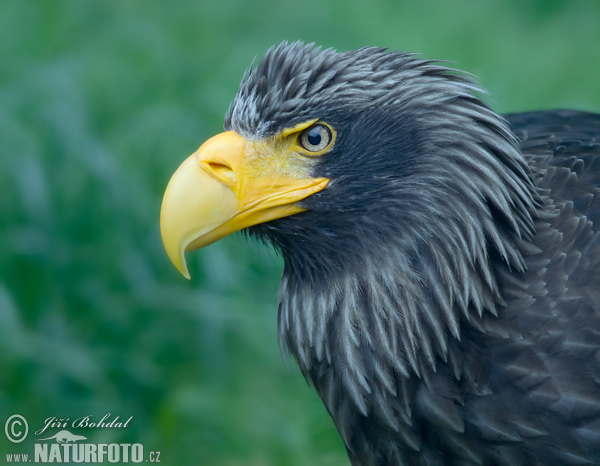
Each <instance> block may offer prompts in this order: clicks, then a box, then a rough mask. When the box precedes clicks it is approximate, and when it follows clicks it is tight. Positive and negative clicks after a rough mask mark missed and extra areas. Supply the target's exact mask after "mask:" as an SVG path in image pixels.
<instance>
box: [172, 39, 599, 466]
mask: <svg viewBox="0 0 600 466" xmlns="http://www.w3.org/2000/svg"><path fill="white" fill-rule="evenodd" d="M483 93H484V91H483V90H482V89H481V88H480V87H478V86H477V85H476V84H475V83H474V82H473V80H472V79H471V78H470V77H469V76H467V75H465V74H463V73H461V72H458V71H456V70H453V69H449V68H446V67H444V66H441V65H440V64H439V63H437V62H433V61H428V60H421V59H418V58H416V57H415V55H413V54H409V53H402V52H390V51H386V50H385V49H379V48H372V47H367V48H363V49H360V50H356V51H349V52H341V53H338V52H336V51H334V50H332V49H327V50H322V49H320V48H315V47H314V46H312V45H304V44H302V43H300V42H296V43H293V44H286V43H284V44H282V45H280V46H278V47H276V48H272V49H271V50H269V52H268V53H267V54H266V56H265V58H264V59H263V60H262V61H261V62H260V64H258V65H257V66H256V67H251V68H250V69H249V70H248V71H247V72H246V74H245V75H244V78H243V80H242V82H241V85H240V89H239V91H238V93H237V95H236V96H235V98H234V100H233V102H232V103H231V105H230V107H229V110H228V111H227V114H226V116H225V130H226V131H225V132H224V133H221V134H219V135H217V136H215V137H213V138H211V139H209V140H208V141H206V142H205V143H204V144H203V145H202V146H201V147H200V148H199V149H198V150H197V151H196V152H195V153H194V154H193V155H192V156H190V157H189V158H188V159H187V160H186V161H185V162H183V164H182V165H181V167H180V168H179V169H178V170H177V172H176V173H175V174H174V175H173V177H172V179H171V181H170V183H169V186H168V187H167V190H166V193H165V196H164V200H163V205H162V211H161V232H162V236H163V242H164V245H165V248H166V251H167V253H168V255H169V257H170V258H171V260H172V262H173V263H174V264H175V266H176V267H177V268H178V269H179V270H180V271H181V272H182V273H183V274H184V275H186V276H187V277H188V278H189V274H188V272H187V267H186V264H185V258H184V253H185V251H189V250H192V249H197V248H201V247H203V246H206V245H208V244H210V243H212V242H214V241H216V240H218V239H220V238H222V237H223V236H225V235H228V234H230V233H232V232H235V231H238V230H242V229H243V230H245V231H247V232H248V233H249V234H250V235H252V236H256V237H258V238H260V239H261V240H264V241H267V242H269V243H270V244H272V245H273V246H274V247H275V248H276V249H277V250H279V251H280V252H281V254H282V256H283V258H284V261H285V266H284V270H283V276H282V279H281V285H280V291H279V310H278V322H279V339H280V341H281V346H282V348H283V349H284V351H289V352H291V354H292V355H293V356H294V357H295V359H296V360H297V362H298V364H299V366H300V369H301V370H302V372H303V374H304V375H305V377H306V378H307V379H308V380H309V381H310V383H311V384H312V385H313V386H314V387H315V389H316V390H317V392H318V394H319V396H320V397H321V399H322V400H323V403H324V404H325V406H326V407H327V410H328V412H329V414H330V415H331V417H332V419H333V421H334V423H335V425H336V427H337V429H338V431H339V433H340V435H341V436H342V438H343V440H344V443H345V445H346V449H347V451H348V455H349V457H350V460H351V462H352V464H354V465H396V464H406V465H425V464H427V465H434V464H435V465H443V464H485V465H496V464H506V465H525V464H527V465H535V464H540V465H551V464H552V465H554V464H600V239H599V236H598V235H599V233H598V232H599V230H600V199H599V198H600V188H599V187H600V115H595V114H590V113H584V112H579V111H569V110H556V111H540V112H531V113H519V114H512V115H505V116H504V117H502V116H500V115H498V114H497V113H495V112H494V111H493V110H491V109H490V108H489V107H488V105H486V104H485V103H484V102H483V101H482V99H481V96H482V94H483Z"/></svg>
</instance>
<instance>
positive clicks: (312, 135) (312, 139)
mask: <svg viewBox="0 0 600 466" xmlns="http://www.w3.org/2000/svg"><path fill="white" fill-rule="evenodd" d="M307 139H308V142H309V143H310V144H311V145H313V146H318V145H319V144H321V132H320V131H319V128H313V129H311V130H310V131H309V132H308V138H307Z"/></svg>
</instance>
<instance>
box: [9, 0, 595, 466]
mask: <svg viewBox="0 0 600 466" xmlns="http://www.w3.org/2000/svg"><path fill="white" fill-rule="evenodd" d="M296 39H302V40H305V41H307V42H312V41H315V42H317V43H319V44H323V45H325V46H334V47H336V48H338V49H342V50H345V49H350V48H356V47H360V46H364V45H379V46H387V47H390V48H394V49H402V50H410V51H419V52H422V53H423V56H424V57H427V58H442V59H448V60H452V61H454V62H456V66H457V67H459V68H461V69H465V70H466V71H469V72H471V73H474V74H476V75H478V76H479V77H480V79H481V82H482V84H483V85H484V86H485V87H487V88H489V89H490V91H491V95H492V98H493V99H494V100H495V101H496V102H497V109H498V110H499V111H518V110H528V109H535V108H552V107H571V108H580V109H587V110H595V111H599V110H600V86H599V85H598V76H600V49H599V44H600V3H599V2H597V1H593V0H588V1H585V0H578V1H542V0H537V1H525V2H522V1H517V0H509V1H494V2H477V1H467V0H462V1H454V2H447V1H442V0H435V1H434V0H425V1H423V2H409V1H384V0H374V1H370V2H366V1H364V0H363V1H355V0H349V1H348V0H347V1H341V0H337V1H333V2H328V3H324V2H323V3H322V2H321V1H319V0H308V1H305V2H302V3H300V2H290V1H281V2H275V1H267V0H255V1H253V2H243V1H241V0H240V1H233V0H223V1H220V2H214V3H213V2H211V3H209V2H200V1H197V2H191V1H183V2H177V3H175V2H172V3H170V4H168V3H167V2H150V1H142V0H131V1H127V2H116V1H103V2H92V1H83V0H82V1H67V0H54V1H52V2H33V1H32V2H22V1H16V0H5V1H3V2H1V3H0V57H2V66H1V67H0V225H1V228H0V244H2V247H1V248H0V419H1V420H2V422H4V420H5V419H6V418H7V417H8V416H9V415H11V414H13V413H20V414H22V415H24V416H25V417H26V418H27V419H28V420H29V421H30V428H32V427H33V430H36V429H37V428H39V427H41V425H42V424H43V420H44V419H46V418H47V417H51V416H56V417H70V418H71V419H74V418H77V417H80V416H84V415H87V414H92V415H94V417H95V418H100V417H101V416H102V415H104V414H105V413H108V412H110V413H113V415H114V416H116V415H119V416H121V417H122V418H127V417H129V416H134V420H133V421H132V423H131V425H130V427H129V428H128V429H126V430H124V431H117V430H113V431H107V430H103V431H98V432H97V433H94V434H93V436H92V435H90V440H91V441H98V442H100V441H113V442H127V441H130V442H141V443H143V444H144V445H145V447H146V449H147V450H150V449H153V450H160V451H162V462H163V464H168V465H175V464H176V465H197V464H208V465H213V464H215V465H307V464H320V465H337V464H347V460H346V455H345V452H344V448H343V445H342V443H341V441H340V440H339V438H338V436H337V433H336V432H335V429H334V428H333V425H332V423H331V421H330V419H329V417H328V415H327V413H326V411H325V409H324V408H323V407H322V405H321V403H320V401H319V399H318V397H317V396H316V394H315V393H314V392H313V391H312V389H310V388H308V387H307V385H306V383H305V382H304V380H303V378H302V376H301V375H300V373H299V371H298V370H297V368H296V367H291V368H290V369H288V368H286V367H285V364H284V363H283V361H282V359H281V356H280V354H279V349H278V344H277V341H276V293H277V285H278V280H279V274H280V271H281V261H280V259H279V258H278V257H276V256H275V254H274V253H273V252H271V251H270V250H268V249H266V248H264V247H263V246H261V245H257V244H253V243H248V242H246V241H244V240H240V238H239V237H232V238H227V239H225V240H223V241H222V242H219V243H217V244H215V245H213V246H210V247H209V248H207V249H206V250H203V251H201V252H199V253H195V254H192V255H190V256H189V260H190V269H191V273H192V277H193V279H192V281H191V282H187V281H185V280H184V279H183V278H182V277H181V276H179V275H178V273H177V272H176V271H175V269H174V268H173V267H172V266H171V265H170V263H169V262H168V260H167V258H166V256H165V254H164V252H163V249H162V245H161V242H160V235H159V232H158V215H159V208H160V201H161V195H162V192H163V190H164V187H165V186H166V183H167V181H168V179H169V177H170V175H171V173H172V172H173V171H174V170H175V169H176V167H177V166H178V165H179V163H180V162H181V161H182V160H183V159H184V157H185V156H186V155H187V154H189V153H191V152H192V151H193V150H195V148H196V147H197V146H198V145H199V144H200V143H201V142H202V141H203V140H204V139H206V138H207V137H209V136H210V135H212V134H214V133H215V132H218V131H219V130H220V129H221V128H222V118H223V114H224V112H225V110H226V108H227V105H228V103H229V101H230V99H231V98H232V97H233V95H234V93H235V90H236V88H237V84H238V83H239V80H240V78H241V75H242V73H243V71H244V69H245V68H246V67H247V66H248V65H249V63H250V62H251V60H252V59H253V58H254V56H257V55H258V56H261V55H262V54H263V53H264V52H265V51H266V49H267V48H268V47H269V46H271V45H273V44H276V43H279V42H280V41H281V40H296ZM292 365H293V364H292ZM32 444H33V440H31V439H29V440H28V441H27V442H25V443H23V444H20V445H13V444H10V443H9V442H8V441H7V440H6V439H5V438H4V437H3V436H2V438H0V453H3V452H5V451H11V452H12V451H14V452H22V451H24V447H23V445H25V447H27V446H28V445H29V446H31V445H32ZM25 451H27V449H26V448H25ZM0 461H2V460H0Z"/></svg>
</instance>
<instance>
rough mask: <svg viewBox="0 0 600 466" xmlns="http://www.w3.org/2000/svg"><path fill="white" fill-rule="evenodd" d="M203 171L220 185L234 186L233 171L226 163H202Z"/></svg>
mask: <svg viewBox="0 0 600 466" xmlns="http://www.w3.org/2000/svg"><path fill="white" fill-rule="evenodd" d="M202 166H203V168H204V170H205V171H206V172H207V173H208V174H209V175H211V176H212V177H214V178H216V179H217V180H219V181H220V182H222V183H226V184H234V183H236V181H237V179H236V177H235V173H234V171H233V169H232V168H231V167H230V166H229V165H228V164H226V163H223V162H218V161H211V162H208V161H205V162H203V163H202Z"/></svg>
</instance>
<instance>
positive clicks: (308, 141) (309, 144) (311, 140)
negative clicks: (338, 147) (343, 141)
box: [298, 123, 333, 152]
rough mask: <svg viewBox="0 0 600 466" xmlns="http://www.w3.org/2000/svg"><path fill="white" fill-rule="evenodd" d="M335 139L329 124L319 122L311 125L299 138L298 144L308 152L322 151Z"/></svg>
mask: <svg viewBox="0 0 600 466" xmlns="http://www.w3.org/2000/svg"><path fill="white" fill-rule="evenodd" d="M332 141H333V136H332V134H331V129H329V127H328V126H327V125H324V124H322V123H317V124H315V125H312V126H309V127H308V128H306V129H305V130H304V131H302V133H300V137H299V138H298V144H299V145H300V147H302V148H303V149H305V150H307V151H308V152H321V151H322V150H324V149H327V148H328V147H329V146H330V145H331V143H332Z"/></svg>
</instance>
